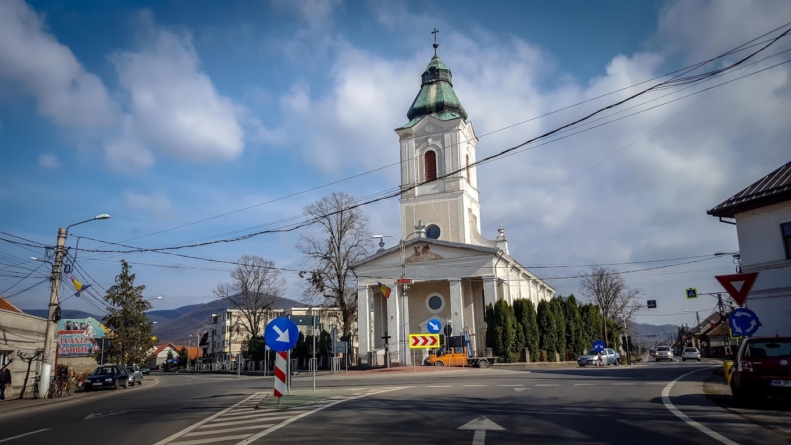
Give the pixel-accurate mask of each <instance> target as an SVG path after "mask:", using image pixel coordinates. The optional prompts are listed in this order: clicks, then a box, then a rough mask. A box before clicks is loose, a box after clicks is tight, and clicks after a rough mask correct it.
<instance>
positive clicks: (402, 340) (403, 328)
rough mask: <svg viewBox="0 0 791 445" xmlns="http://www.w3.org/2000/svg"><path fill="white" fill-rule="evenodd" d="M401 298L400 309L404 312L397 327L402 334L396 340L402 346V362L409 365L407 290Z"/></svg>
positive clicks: (410, 361) (410, 355)
mask: <svg viewBox="0 0 791 445" xmlns="http://www.w3.org/2000/svg"><path fill="white" fill-rule="evenodd" d="M401 298H402V299H403V302H402V306H401V309H402V311H403V312H402V313H403V314H404V318H403V320H401V326H399V328H400V329H399V333H402V334H403V336H402V337H399V338H398V341H399V342H400V344H401V345H402V347H403V348H404V355H403V359H404V360H405V361H404V362H403V364H404V365H411V364H412V353H411V351H410V350H409V334H410V333H411V332H409V330H410V329H409V293H408V292H407V294H406V295H404V296H403V297H401ZM405 342H406V343H405ZM399 357H401V356H399ZM399 361H401V359H400V358H399Z"/></svg>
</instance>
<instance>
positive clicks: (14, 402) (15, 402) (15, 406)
mask: <svg viewBox="0 0 791 445" xmlns="http://www.w3.org/2000/svg"><path fill="white" fill-rule="evenodd" d="M93 394H95V393H89V392H78V393H74V394H72V395H70V396H62V397H58V398H56V399H29V398H24V399H17V398H13V399H9V398H7V397H6V399H5V401H0V416H2V415H3V414H6V413H9V412H12V411H14V412H17V411H26V410H28V409H30V408H35V407H37V406H44V405H54V404H56V403H65V402H70V401H73V400H79V399H82V398H85V397H88V396H90V395H93ZM17 397H18V396H17Z"/></svg>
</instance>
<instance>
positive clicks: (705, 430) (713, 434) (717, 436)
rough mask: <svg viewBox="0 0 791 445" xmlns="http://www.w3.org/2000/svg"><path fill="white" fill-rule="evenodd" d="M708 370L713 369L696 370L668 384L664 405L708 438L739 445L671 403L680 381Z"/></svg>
mask: <svg viewBox="0 0 791 445" xmlns="http://www.w3.org/2000/svg"><path fill="white" fill-rule="evenodd" d="M707 369H711V368H703V369H696V370H694V371H691V372H688V373H686V374H684V375H682V376H680V377H678V378H676V379H675V380H673V381H672V382H670V383H668V384H667V386H665V389H663V390H662V403H664V404H665V408H667V409H668V410H669V411H670V412H671V413H673V414H674V415H675V416H676V417H678V418H679V419H681V420H683V421H684V422H686V423H687V424H688V425H689V426H691V427H693V428H695V429H697V430H698V431H700V432H702V433H704V434H706V435H707V436H709V437H711V438H712V439H715V440H718V441H720V442H722V443H724V444H725V445H739V444H738V442H734V441H732V440H730V439H728V438H727V437H725V436H723V435H722V434H720V433H717V432H716V431H712V430H710V429H708V428H706V427H705V426H703V425H701V424H700V423H698V422H696V421H694V420H692V419H691V418H690V417H689V416H687V415H686V414H684V413H682V412H681V410H679V409H678V408H676V407H675V405H673V402H671V401H670V390H671V389H672V388H673V385H675V384H676V382H678V381H679V380H681V379H683V378H684V377H686V376H688V375H691V374H694V373H696V372H699V371H705V370H707Z"/></svg>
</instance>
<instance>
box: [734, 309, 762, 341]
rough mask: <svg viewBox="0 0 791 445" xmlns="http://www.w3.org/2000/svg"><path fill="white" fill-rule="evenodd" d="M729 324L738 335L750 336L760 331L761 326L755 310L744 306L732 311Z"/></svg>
mask: <svg viewBox="0 0 791 445" xmlns="http://www.w3.org/2000/svg"><path fill="white" fill-rule="evenodd" d="M728 324H729V325H730V326H731V332H733V335H734V336H736V337H749V336H751V335H753V334H755V333H756V332H758V328H759V327H760V326H761V322H760V321H759V320H758V316H757V315H755V312H753V311H751V310H749V309H747V308H743V307H742V308H739V309H736V310H734V311H733V312H731V316H730V317H729V318H728Z"/></svg>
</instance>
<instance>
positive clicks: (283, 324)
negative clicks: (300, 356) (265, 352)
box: [264, 317, 299, 352]
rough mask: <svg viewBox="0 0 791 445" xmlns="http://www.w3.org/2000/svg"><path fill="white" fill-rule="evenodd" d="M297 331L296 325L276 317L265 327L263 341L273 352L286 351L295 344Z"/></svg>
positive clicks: (286, 319) (297, 336)
mask: <svg viewBox="0 0 791 445" xmlns="http://www.w3.org/2000/svg"><path fill="white" fill-rule="evenodd" d="M297 338H299V329H298V328H297V325H296V323H294V322H293V321H291V320H289V319H288V318H285V317H278V318H275V319H274V320H272V321H270V322H269V324H268V325H266V330H265V331H264V340H265V341H266V345H267V346H269V347H270V348H272V350H273V351H276V352H282V351H288V350H289V349H291V348H293V347H294V345H296V344H297Z"/></svg>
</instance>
